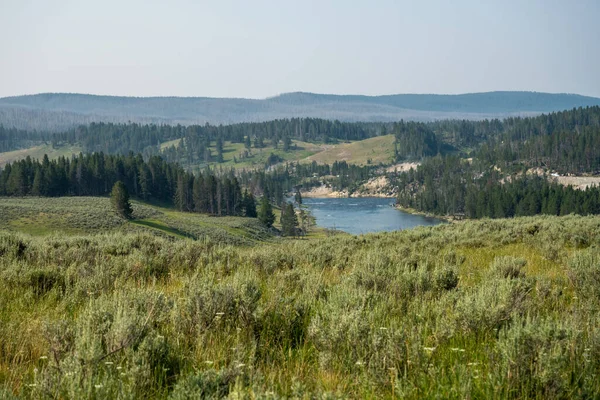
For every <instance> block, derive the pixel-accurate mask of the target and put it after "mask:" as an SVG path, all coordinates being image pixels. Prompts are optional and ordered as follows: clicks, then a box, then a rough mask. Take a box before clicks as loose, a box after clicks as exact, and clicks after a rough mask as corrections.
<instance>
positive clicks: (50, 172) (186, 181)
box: [0, 153, 243, 215]
mask: <svg viewBox="0 0 600 400" xmlns="http://www.w3.org/2000/svg"><path fill="white" fill-rule="evenodd" d="M117 181H120V182H122V183H123V185H124V187H125V188H126V189H127V190H128V192H129V193H131V194H132V195H133V196H135V197H137V198H141V199H144V200H159V201H162V202H166V203H172V204H174V205H175V207H176V208H177V209H178V210H180V211H196V212H202V213H208V214H213V215H242V213H243V210H242V193H241V188H240V184H239V181H238V178H237V177H236V176H235V175H234V174H233V172H231V173H228V174H221V175H219V176H217V175H216V173H215V172H214V171H211V170H208V169H207V170H205V171H203V172H200V173H198V174H197V175H196V176H195V177H194V175H192V174H191V173H188V172H185V171H183V169H182V168H181V167H180V166H179V165H177V164H173V163H167V162H165V161H164V160H163V159H161V158H160V157H158V156H153V157H150V159H149V160H148V161H144V159H143V158H142V156H141V155H139V154H138V155H136V156H134V155H133V154H131V153H130V154H128V155H127V156H118V155H106V154H103V153H93V154H87V155H83V154H80V155H79V156H77V157H74V158H72V159H68V158H65V157H60V158H58V159H57V160H53V161H50V160H48V157H47V156H44V159H43V161H42V162H40V161H38V160H32V159H31V158H29V157H27V158H26V159H24V160H21V161H16V162H14V163H12V164H7V165H6V167H5V168H4V169H3V170H0V196H28V195H33V196H48V197H55V196H103V195H108V194H110V190H111V188H112V187H113V186H114V185H115V183H116V182H117ZM119 212H120V211H119ZM120 215H125V214H121V213H120Z"/></svg>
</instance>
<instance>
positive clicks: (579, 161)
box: [477, 107, 600, 174]
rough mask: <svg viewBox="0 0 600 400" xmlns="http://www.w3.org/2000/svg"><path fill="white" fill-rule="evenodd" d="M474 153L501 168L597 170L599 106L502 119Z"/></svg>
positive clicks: (592, 171) (566, 171)
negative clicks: (501, 128) (495, 132)
mask: <svg viewBox="0 0 600 400" xmlns="http://www.w3.org/2000/svg"><path fill="white" fill-rule="evenodd" d="M504 126H505V131H504V133H503V134H502V135H499V136H498V137H496V138H494V140H490V141H489V142H488V143H486V144H484V145H483V146H482V147H481V149H480V151H479V152H478V154H477V156H478V157H479V158H480V159H482V160H484V161H486V162H488V163H491V164H495V165H498V166H501V167H504V166H511V165H513V164H523V165H525V166H526V167H544V168H548V169H551V170H555V171H558V172H561V173H574V174H579V173H597V172H600V107H587V108H578V109H573V110H570V111H563V112H558V113H553V114H548V115H542V116H539V117H535V118H520V119H508V120H505V121H504Z"/></svg>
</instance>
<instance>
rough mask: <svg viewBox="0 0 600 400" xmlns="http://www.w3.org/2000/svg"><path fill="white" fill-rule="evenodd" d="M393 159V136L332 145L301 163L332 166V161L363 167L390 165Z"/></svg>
mask: <svg viewBox="0 0 600 400" xmlns="http://www.w3.org/2000/svg"><path fill="white" fill-rule="evenodd" d="M393 158H394V135H386V136H378V137H374V138H370V139H365V140H361V141H357V142H352V143H341V144H337V145H332V146H330V147H328V148H326V149H325V150H323V151H321V152H319V153H317V154H315V155H312V156H309V157H307V158H305V159H304V160H302V162H312V161H316V162H318V163H319V164H332V163H333V162H334V161H346V162H348V163H350V164H359V165H365V164H368V163H369V162H370V163H371V164H379V163H384V164H390V163H392V161H393Z"/></svg>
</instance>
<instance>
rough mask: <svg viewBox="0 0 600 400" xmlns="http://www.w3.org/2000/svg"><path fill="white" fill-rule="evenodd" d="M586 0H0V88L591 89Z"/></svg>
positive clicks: (592, 49) (236, 92) (594, 69)
mask: <svg viewBox="0 0 600 400" xmlns="http://www.w3.org/2000/svg"><path fill="white" fill-rule="evenodd" d="M599 18H600V1H598V0H564V1H558V0H498V1H491V0H452V1H450V0H439V1H434V0H431V1H427V0H423V1H416V0H411V1H402V0H389V1H388V0H371V1H359V0H315V1H313V0H299V1H296V0H272V1H267V0H251V1H247V0H239V1H232V0H213V1H204V0H169V1H166V0H163V1H154V0H94V1H89V0H0V97H5V96H12V95H21V94H33V93H44V92H70V93H92V94H105V95H122V96H201V97H245V98H266V97H270V96H274V95H277V94H280V93H286V92H294V91H304V92H315V93H333V94H365V95H380V94H395V93H447V94H455V93H471V92H485V91H494V90H525V91H539V92H553V93H578V94H583V95H589V96H596V97H600V74H599V72H598V71H600V51H599V50H600V24H599V23H598V22H597V21H598V19H599Z"/></svg>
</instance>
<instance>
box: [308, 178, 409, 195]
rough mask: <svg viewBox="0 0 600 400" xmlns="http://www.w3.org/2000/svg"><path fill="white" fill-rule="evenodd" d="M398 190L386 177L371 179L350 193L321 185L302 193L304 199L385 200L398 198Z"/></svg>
mask: <svg viewBox="0 0 600 400" xmlns="http://www.w3.org/2000/svg"><path fill="white" fill-rule="evenodd" d="M397 193H398V188H394V187H390V184H389V181H388V179H387V178H386V177H385V176H379V177H376V178H371V179H369V180H368V181H367V182H365V183H363V184H362V185H360V187H359V188H358V189H357V190H355V191H353V192H352V193H349V192H348V190H340V191H337V190H333V188H332V187H331V186H327V185H321V186H318V187H314V188H312V189H310V190H303V191H300V194H302V197H307V198H344V197H350V198H360V197H378V198H384V199H393V198H396V195H397Z"/></svg>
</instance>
